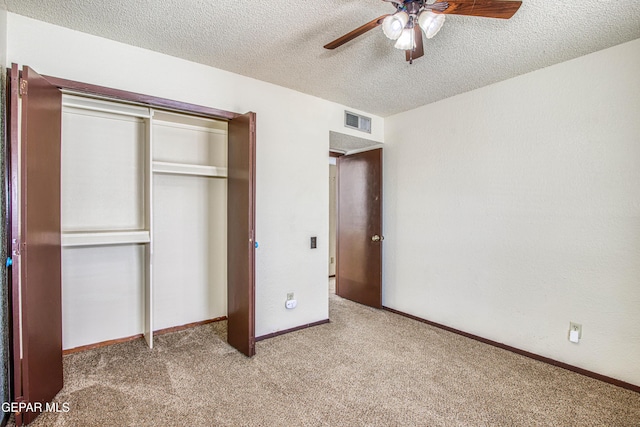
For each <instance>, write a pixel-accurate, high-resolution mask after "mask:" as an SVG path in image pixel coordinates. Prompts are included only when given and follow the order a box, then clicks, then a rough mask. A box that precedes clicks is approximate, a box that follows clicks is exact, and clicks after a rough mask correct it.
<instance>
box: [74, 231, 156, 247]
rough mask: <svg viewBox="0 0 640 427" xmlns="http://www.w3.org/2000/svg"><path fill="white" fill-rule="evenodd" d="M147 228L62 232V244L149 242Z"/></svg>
mask: <svg viewBox="0 0 640 427" xmlns="http://www.w3.org/2000/svg"><path fill="white" fill-rule="evenodd" d="M150 241H151V238H150V236H149V232H148V231H147V230H134V231H95V232H73V233H62V246H64V247H73V246H105V245H123V244H135V243H149V242H150Z"/></svg>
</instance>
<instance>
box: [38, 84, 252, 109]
mask: <svg viewBox="0 0 640 427" xmlns="http://www.w3.org/2000/svg"><path fill="white" fill-rule="evenodd" d="M43 77H45V78H46V79H47V80H48V81H49V83H51V84H53V85H54V86H57V87H59V88H60V89H63V90H70V91H74V92H81V93H84V94H89V95H97V96H101V97H108V98H114V99H119V100H122V101H128V102H135V103H138V104H145V105H149V106H152V107H159V108H163V109H166V110H171V111H178V112H184V113H189V114H193V115H198V116H204V117H215V118H218V119H224V120H231V119H233V118H235V117H237V116H239V114H238V113H234V112H231V111H224V110H218V109H217V108H211V107H205V106H202V105H197V104H190V103H188V102H180V101H173V100H170V99H165V98H159V97H156V96H151V95H144V94H141V93H136V92H129V91H126V90H120V89H113V88H109V87H105V86H98V85H93V84H89V83H82V82H76V81H73V80H67V79H61V78H59V77H52V76H43Z"/></svg>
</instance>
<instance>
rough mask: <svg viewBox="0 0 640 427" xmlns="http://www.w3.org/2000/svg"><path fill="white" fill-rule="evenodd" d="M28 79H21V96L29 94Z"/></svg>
mask: <svg viewBox="0 0 640 427" xmlns="http://www.w3.org/2000/svg"><path fill="white" fill-rule="evenodd" d="M27 88H28V81H27V80H25V79H20V96H24V95H26V94H27Z"/></svg>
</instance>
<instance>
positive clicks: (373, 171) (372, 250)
mask: <svg viewBox="0 0 640 427" xmlns="http://www.w3.org/2000/svg"><path fill="white" fill-rule="evenodd" d="M337 165H338V195H337V199H338V207H337V210H338V225H337V234H338V238H337V241H336V293H337V294H338V295H339V296H341V297H343V298H347V299H350V300H352V301H355V302H359V303H360V304H364V305H368V306H371V307H376V308H381V307H382V239H383V237H382V149H381V148H378V149H375V150H371V151H365V152H362V153H357V154H352V155H348V156H342V157H339V158H338V160H337Z"/></svg>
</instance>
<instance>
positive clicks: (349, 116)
mask: <svg viewBox="0 0 640 427" xmlns="http://www.w3.org/2000/svg"><path fill="white" fill-rule="evenodd" d="M344 126H345V127H348V128H351V129H357V130H360V131H362V132H367V133H371V118H370V117H365V116H361V115H358V114H355V113H351V112H349V111H345V112H344Z"/></svg>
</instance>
